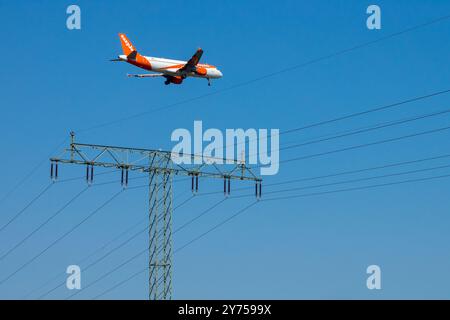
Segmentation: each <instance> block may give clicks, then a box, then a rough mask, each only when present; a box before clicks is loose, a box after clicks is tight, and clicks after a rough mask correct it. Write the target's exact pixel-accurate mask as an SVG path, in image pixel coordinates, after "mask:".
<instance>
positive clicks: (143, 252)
mask: <svg viewBox="0 0 450 320" xmlns="http://www.w3.org/2000/svg"><path fill="white" fill-rule="evenodd" d="M190 199H192V197H191V198H189V200H190ZM223 201H224V199H222V200H220V201H219V202H217V203H215V204H214V205H212V206H211V207H208V208H207V209H206V210H204V211H203V212H202V213H201V215H204V214H206V213H208V212H210V211H212V210H213V209H215V208H216V207H217V206H218V205H219V204H221V203H222V202H223ZM181 229H182V228H179V229H178V230H175V231H174V234H175V233H177V232H179V231H180V230H181ZM162 249H163V248H160V250H162ZM148 250H149V248H148V247H147V248H145V249H144V250H142V251H139V252H138V253H137V254H135V255H133V256H132V257H131V258H129V259H127V260H125V261H124V262H122V263H120V264H119V265H117V266H116V267H114V268H113V269H112V270H110V271H108V272H106V273H104V274H103V275H101V276H100V277H98V278H97V279H95V280H94V281H93V282H90V283H89V284H88V285H86V286H84V287H83V288H82V289H80V290H78V291H77V292H75V293H73V294H72V295H70V296H69V297H67V298H66V300H67V299H71V298H73V297H74V296H76V295H77V294H79V293H80V292H81V291H83V290H86V289H88V288H90V287H91V286H93V285H94V284H96V283H98V282H99V281H101V280H103V279H104V278H106V277H107V276H109V275H110V274H112V273H114V272H115V271H117V270H119V269H120V268H122V267H123V266H125V265H127V264H128V263H130V262H131V261H133V260H135V259H137V258H139V257H140V256H142V255H144V254H145V253H147V252H148ZM146 270H148V267H147V268H146Z"/></svg>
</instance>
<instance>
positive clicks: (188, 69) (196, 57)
mask: <svg viewBox="0 0 450 320" xmlns="http://www.w3.org/2000/svg"><path fill="white" fill-rule="evenodd" d="M202 54H203V50H202V49H201V48H198V49H197V51H196V52H195V53H194V55H193V56H192V58H190V59H189V61H188V62H187V63H186V64H185V65H184V66H183V67H181V68H180V69H179V70H178V71H180V72H181V73H189V72H192V71H193V70H194V69H195V66H196V65H197V64H198V62H199V61H200V58H201V57H202Z"/></svg>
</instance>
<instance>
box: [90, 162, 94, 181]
mask: <svg viewBox="0 0 450 320" xmlns="http://www.w3.org/2000/svg"><path fill="white" fill-rule="evenodd" d="M93 181H94V165H91V183H92V182H93Z"/></svg>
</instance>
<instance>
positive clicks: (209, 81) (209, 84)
mask: <svg viewBox="0 0 450 320" xmlns="http://www.w3.org/2000/svg"><path fill="white" fill-rule="evenodd" d="M208 86H211V79H210V78H208Z"/></svg>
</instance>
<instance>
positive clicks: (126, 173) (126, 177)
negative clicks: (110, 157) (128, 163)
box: [125, 168, 128, 187]
mask: <svg viewBox="0 0 450 320" xmlns="http://www.w3.org/2000/svg"><path fill="white" fill-rule="evenodd" d="M127 186H128V168H127V169H126V171H125V187H127Z"/></svg>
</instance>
